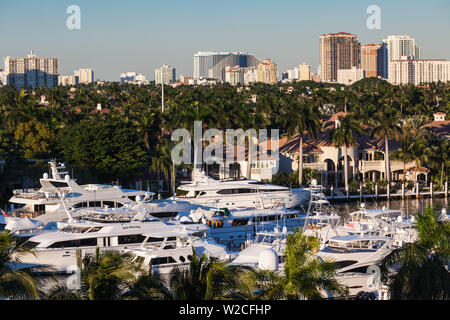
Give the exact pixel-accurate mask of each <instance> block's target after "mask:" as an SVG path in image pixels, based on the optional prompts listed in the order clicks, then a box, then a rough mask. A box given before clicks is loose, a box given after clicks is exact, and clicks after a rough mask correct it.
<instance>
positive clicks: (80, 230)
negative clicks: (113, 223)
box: [60, 225, 91, 233]
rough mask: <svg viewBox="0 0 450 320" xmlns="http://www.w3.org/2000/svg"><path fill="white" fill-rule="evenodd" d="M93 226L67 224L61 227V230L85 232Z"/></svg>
mask: <svg viewBox="0 0 450 320" xmlns="http://www.w3.org/2000/svg"><path fill="white" fill-rule="evenodd" d="M89 229H91V227H78V226H70V225H69V226H65V227H63V228H61V230H60V231H62V232H67V233H85V232H87V231H88V230H89Z"/></svg>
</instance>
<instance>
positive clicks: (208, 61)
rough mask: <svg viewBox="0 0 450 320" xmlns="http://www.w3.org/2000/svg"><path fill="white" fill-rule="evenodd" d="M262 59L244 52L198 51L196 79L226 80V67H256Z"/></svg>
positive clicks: (196, 56)
mask: <svg viewBox="0 0 450 320" xmlns="http://www.w3.org/2000/svg"><path fill="white" fill-rule="evenodd" d="M260 63H261V61H260V60H259V59H258V58H256V57H255V56H253V55H251V54H247V53H244V52H197V53H196V54H194V79H195V80H198V79H200V78H209V79H216V80H219V81H223V82H225V67H226V66H239V67H241V68H247V67H256V66H257V65H258V64H260Z"/></svg>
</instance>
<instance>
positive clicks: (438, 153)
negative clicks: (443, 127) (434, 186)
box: [422, 135, 450, 190]
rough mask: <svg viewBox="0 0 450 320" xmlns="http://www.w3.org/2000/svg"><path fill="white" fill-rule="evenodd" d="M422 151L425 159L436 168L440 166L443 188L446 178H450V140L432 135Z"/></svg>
mask: <svg viewBox="0 0 450 320" xmlns="http://www.w3.org/2000/svg"><path fill="white" fill-rule="evenodd" d="M422 151H423V156H424V159H425V161H426V162H427V163H428V164H430V165H432V166H434V167H435V168H439V171H440V174H439V176H440V186H441V188H443V186H444V178H445V179H447V178H448V176H447V175H446V173H447V172H448V169H449V168H450V157H449V155H450V140H447V139H441V138H440V137H438V136H436V135H431V136H430V137H429V139H428V143H427V145H426V147H425V148H424V149H423V150H422ZM441 190H442V189H441Z"/></svg>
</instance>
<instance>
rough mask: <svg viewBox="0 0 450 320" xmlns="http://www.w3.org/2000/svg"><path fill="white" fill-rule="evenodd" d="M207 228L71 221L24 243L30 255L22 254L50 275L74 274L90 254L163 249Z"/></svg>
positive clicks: (144, 222)
mask: <svg viewBox="0 0 450 320" xmlns="http://www.w3.org/2000/svg"><path fill="white" fill-rule="evenodd" d="M206 229H207V227H205V226H204V225H202V224H197V225H188V226H187V225H176V224H171V223H168V222H163V221H160V220H157V219H155V218H152V219H147V220H132V221H129V222H117V221H114V220H113V221H110V222H109V223H108V222H96V221H89V220H80V221H75V220H73V221H69V222H66V223H63V224H62V226H61V227H60V228H59V229H58V230H54V231H52V232H45V233H42V234H39V235H36V236H33V237H31V238H29V240H27V241H26V242H24V243H23V246H24V247H25V248H28V249H30V252H29V253H21V254H20V262H21V264H23V265H27V266H48V267H50V268H51V270H49V271H50V272H58V273H72V272H74V271H75V270H76V268H77V265H79V263H80V260H78V261H77V259H81V258H82V257H83V256H84V255H86V254H87V253H94V252H95V250H96V249H97V248H100V249H101V250H115V251H119V252H122V253H123V252H125V251H126V250H127V249H130V248H137V247H145V246H147V245H151V246H154V245H159V246H162V247H163V248H164V247H165V246H166V245H170V243H172V242H175V241H176V235H185V234H192V235H194V236H203V235H204V233H205V231H206Z"/></svg>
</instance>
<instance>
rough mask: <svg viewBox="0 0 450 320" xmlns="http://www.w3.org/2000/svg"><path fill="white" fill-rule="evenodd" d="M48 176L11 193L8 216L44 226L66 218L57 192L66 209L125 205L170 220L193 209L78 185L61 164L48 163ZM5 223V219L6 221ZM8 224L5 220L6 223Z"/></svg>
mask: <svg viewBox="0 0 450 320" xmlns="http://www.w3.org/2000/svg"><path fill="white" fill-rule="evenodd" d="M49 164H50V174H49V173H44V175H43V177H42V178H41V179H40V180H39V181H40V184H41V188H40V189H27V190H14V195H13V197H12V198H11V199H10V200H9V202H10V207H11V211H9V212H8V213H7V215H8V216H10V217H20V218H25V217H27V218H33V219H36V220H39V221H41V222H42V223H44V224H46V223H48V222H51V221H59V220H62V219H64V218H65V217H66V214H65V212H64V208H63V207H62V206H61V201H60V197H59V193H61V194H63V196H64V199H65V200H66V201H67V206H68V207H69V208H87V207H104V206H108V207H110V208H120V207H122V206H124V205H129V206H132V205H136V204H139V205H140V206H145V207H147V209H148V210H149V211H150V212H151V214H152V215H154V216H155V217H158V218H159V217H173V216H176V215H177V214H178V212H180V211H184V210H190V209H192V208H194V207H195V206H193V205H192V204H191V203H189V202H187V201H184V202H183V201H173V200H153V196H154V193H153V192H148V191H141V190H134V189H124V188H121V187H120V186H114V185H104V184H86V185H79V184H78V183H77V182H76V179H72V178H71V177H70V176H69V172H68V170H67V168H66V166H65V164H64V163H60V164H57V163H56V162H55V161H51V162H49ZM5 220H8V218H5ZM6 223H7V221H6Z"/></svg>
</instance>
